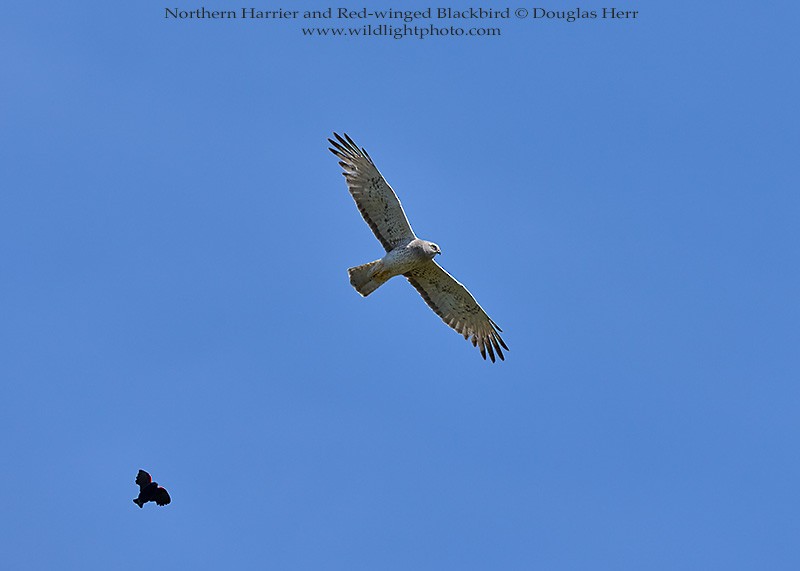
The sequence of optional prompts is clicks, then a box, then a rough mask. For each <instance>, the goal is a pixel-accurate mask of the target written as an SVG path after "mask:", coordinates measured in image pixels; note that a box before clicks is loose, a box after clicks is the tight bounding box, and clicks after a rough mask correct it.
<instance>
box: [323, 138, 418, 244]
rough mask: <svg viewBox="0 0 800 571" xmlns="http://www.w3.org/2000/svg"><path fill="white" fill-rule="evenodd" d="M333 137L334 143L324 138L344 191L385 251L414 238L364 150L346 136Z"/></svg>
mask: <svg viewBox="0 0 800 571" xmlns="http://www.w3.org/2000/svg"><path fill="white" fill-rule="evenodd" d="M333 136H334V137H336V140H335V141H334V140H333V139H328V141H330V143H331V145H333V147H331V148H330V151H331V152H332V153H333V154H334V155H336V156H337V157H338V158H339V164H340V165H341V166H342V168H343V169H344V173H343V174H344V177H345V180H347V188H348V189H349V190H350V194H351V195H352V197H353V199H354V200H355V201H356V206H358V210H359V211H360V212H361V215H362V216H363V217H364V220H365V221H366V222H367V224H369V227H370V228H372V231H373V232H374V233H375V237H377V238H378V240H380V242H381V244H382V245H383V247H384V248H385V249H386V251H387V252H388V251H390V250H392V249H394V248H395V246H397V245H399V244H405V243H407V242H410V241H411V240H413V239H414V238H416V236H415V235H414V232H413V231H412V230H411V225H410V224H409V223H408V218H406V213H405V212H404V211H403V207H402V206H401V205H400V201H399V200H398V199H397V195H396V194H395V193H394V191H393V190H392V187H391V186H389V183H388V182H386V179H384V178H383V176H382V175H381V173H379V172H378V169H377V168H376V167H375V163H373V162H372V159H371V158H370V156H369V155H368V154H367V151H365V150H364V149H359V148H358V145H356V144H355V143H354V142H353V140H352V139H351V138H350V137H349V136H348V135H347V134H346V133H345V135H344V137H341V136H339V135H338V134H337V133H334V134H333Z"/></svg>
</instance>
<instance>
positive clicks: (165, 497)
mask: <svg viewBox="0 0 800 571" xmlns="http://www.w3.org/2000/svg"><path fill="white" fill-rule="evenodd" d="M136 483H137V484H138V485H139V497H138V498H136V499H135V500H133V503H134V504H136V505H137V506H139V507H140V508H142V507H144V505H145V504H146V503H147V502H155V503H156V504H157V505H159V506H165V505H167V504H168V503H169V502H170V501H171V500H170V499H169V494H168V493H167V490H165V489H164V488H162V487H161V486H159V485H158V483H157V482H154V481H153V478H151V477H150V474H148V473H147V472H145V471H144V470H139V473H138V474H136Z"/></svg>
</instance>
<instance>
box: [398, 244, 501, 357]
mask: <svg viewBox="0 0 800 571" xmlns="http://www.w3.org/2000/svg"><path fill="white" fill-rule="evenodd" d="M405 276H406V278H407V279H408V281H409V282H411V285H413V286H414V287H415V288H416V290H417V291H418V292H419V293H420V295H421V296H422V299H424V300H425V303H427V304H428V306H430V308H431V309H432V310H433V311H435V312H436V315H438V316H439V317H441V318H442V321H444V322H445V323H446V324H447V325H449V326H450V327H452V328H453V329H455V330H456V331H458V332H459V333H461V334H462V335H463V336H464V339H469V338H470V336H471V337H472V339H471V341H472V344H473V345H474V346H477V347H479V348H480V350H481V356H482V357H483V358H484V359H486V351H488V352H489V357H490V358H491V359H492V363H494V360H495V359H494V354H495V353H497V356H498V357H500V360H501V361H503V360H505V357H504V356H503V351H502V350H501V349H500V347H502V348H503V349H505V350H506V351H508V347H506V344H505V343H503V339H502V338H501V337H500V333H499V332H501V331H502V329H500V328H499V327H498V326H497V324H496V323H495V322H494V321H492V320H491V318H489V316H488V315H487V314H486V312H485V311H484V310H483V308H482V307H481V306H480V305H478V302H477V301H475V298H474V297H472V294H471V293H469V291H467V288H465V287H464V286H463V285H461V284H460V283H459V282H458V281H457V280H456V279H455V278H454V277H453V276H451V275H450V274H448V273H447V272H446V271H444V269H443V268H442V267H441V266H440V265H439V264H437V263H436V262H434V261H433V260H431V261H430V262H427V263H425V264H422V265H421V266H420V267H418V268H415V269H414V270H412V271H410V272H409V273H407V274H405Z"/></svg>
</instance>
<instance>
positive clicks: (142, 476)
mask: <svg viewBox="0 0 800 571" xmlns="http://www.w3.org/2000/svg"><path fill="white" fill-rule="evenodd" d="M152 481H153V478H151V477H150V474H148V473H147V472H145V471H144V470H139V473H138V474H136V484H138V486H139V488H140V489H142V490H144V489H145V488H146V487H147V486H149V485H150V483H151V482H152Z"/></svg>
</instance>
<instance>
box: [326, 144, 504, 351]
mask: <svg viewBox="0 0 800 571" xmlns="http://www.w3.org/2000/svg"><path fill="white" fill-rule="evenodd" d="M333 136H334V137H335V140H334V139H328V141H329V142H330V143H331V145H333V146H332V147H330V149H329V150H330V151H331V152H332V153H333V154H334V155H336V157H337V158H338V159H339V164H340V165H341V167H342V169H344V173H342V174H344V178H345V180H346V181H347V188H348V190H349V191H350V194H351V196H352V197H353V200H355V201H356V206H357V207H358V210H359V211H360V212H361V215H362V216H363V217H364V220H365V221H366V222H367V224H368V225H369V227H370V228H372V232H373V233H374V234H375V237H376V238H378V240H379V241H380V243H381V245H383V247H384V249H385V250H386V252H387V253H386V255H385V256H384V257H383V258H381V259H380V260H375V261H374V262H370V263H368V264H364V265H361V266H356V267H354V268H350V269H348V270H347V273H348V274H349V275H350V283H351V284H352V286H353V287H354V288H356V291H358V293H360V294H361V295H362V296H364V297H366V296H368V295H369V294H371V293H372V292H373V291H375V290H376V289H378V287H380V286H381V285H382V284H384V283H385V282H386V281H387V280H389V278H392V277H394V276H399V275H402V276H405V277H406V279H408V281H409V282H411V285H413V286H414V288H416V290H417V291H418V292H419V294H420V295H421V296H422V299H424V300H425V303H427V304H428V306H429V307H430V308H431V309H432V310H433V311H434V312H435V313H436V315H438V316H439V317H441V318H442V321H444V322H445V323H446V324H447V325H449V326H450V327H452V328H453V329H455V330H456V331H457V332H458V333H460V334H461V335H463V336H464V339H470V338H471V339H470V340H471V341H472V344H473V345H474V346H476V347H478V348H480V351H481V356H482V357H483V358H484V359H486V353H489V358H490V359H491V360H492V362H494V361H495V354H496V355H497V356H498V357H500V360H504V359H505V358H504V356H503V351H502V349H501V347H502V348H503V349H505V350H508V347H506V344H505V343H504V342H503V339H502V338H501V337H500V332H501V331H502V330H501V329H500V328H499V327H498V326H497V324H496V323H495V322H494V321H492V320H491V318H490V317H489V316H488V315H487V314H486V312H485V311H484V310H483V308H482V307H481V306H480V305H478V302H477V301H475V298H474V297H472V294H471V293H469V291H467V288H465V287H464V286H463V285H461V284H460V283H459V282H458V281H456V279H455V278H454V277H453V276H451V275H450V274H448V273H447V272H446V271H444V269H442V267H441V266H439V264H437V263H436V262H435V261H434V257H435V256H436V255H437V254H441V253H442V251H441V250H440V249H439V246H437V245H436V244H434V243H433V242H428V241H427V240H421V239H420V238H417V236H416V235H415V234H414V232H413V230H411V225H410V224H409V223H408V218H406V213H405V212H404V211H403V207H402V206H401V205H400V201H399V200H398V199H397V195H396V194H395V193H394V191H393V190H392V187H391V186H389V183H388V182H386V179H384V178H383V176H382V175H381V173H380V172H378V169H377V168H376V167H375V163H373V162H372V158H370V156H369V154H367V151H366V150H364V149H363V148H361V149H360V148H359V147H358V145H356V144H355V143H354V142H353V140H352V139H351V138H350V137H349V136H348V135H347V134H345V135H344V137H341V136H340V135H338V134H337V133H334V134H333Z"/></svg>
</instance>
